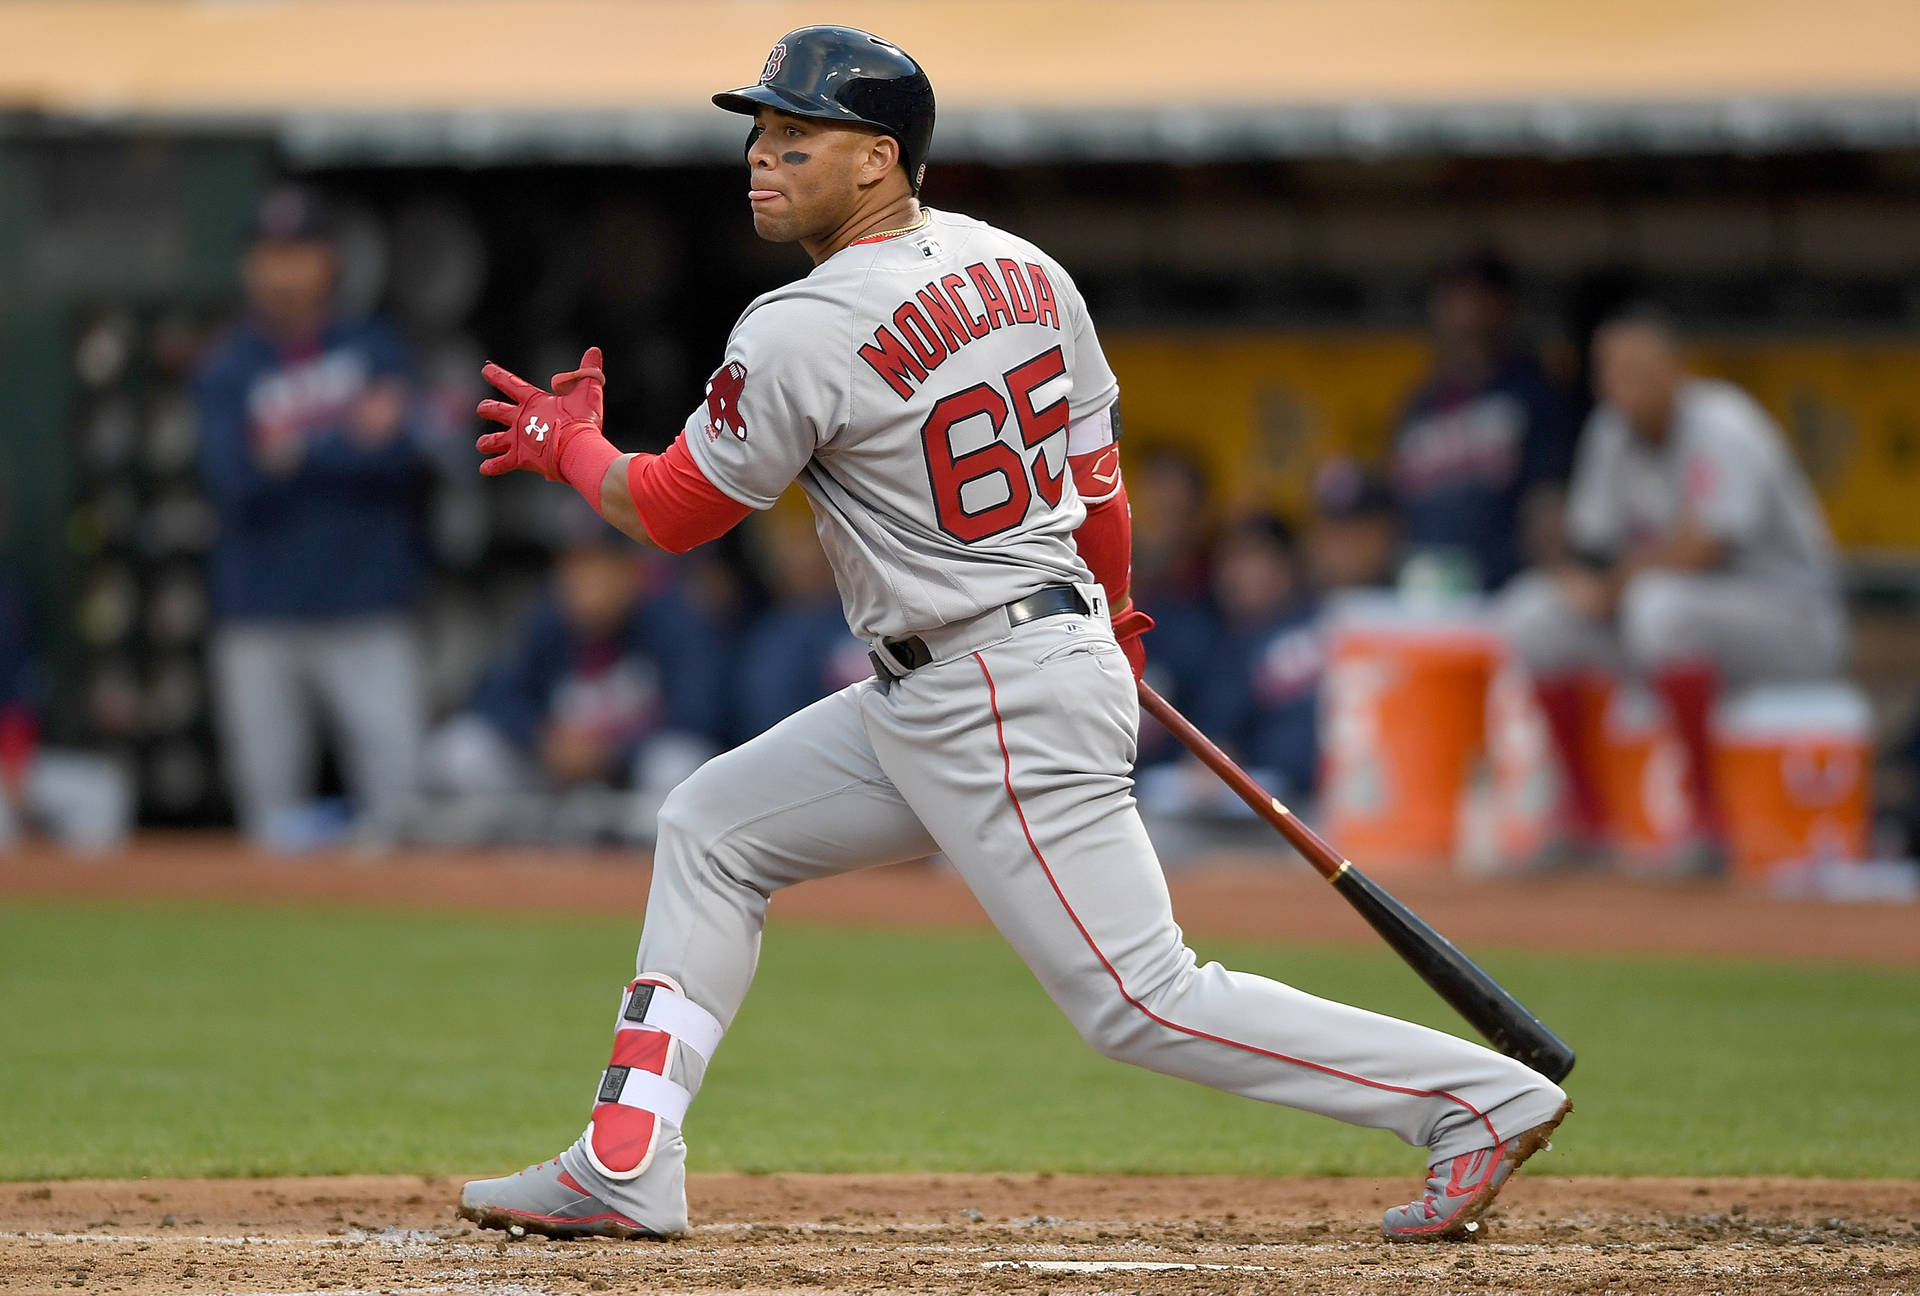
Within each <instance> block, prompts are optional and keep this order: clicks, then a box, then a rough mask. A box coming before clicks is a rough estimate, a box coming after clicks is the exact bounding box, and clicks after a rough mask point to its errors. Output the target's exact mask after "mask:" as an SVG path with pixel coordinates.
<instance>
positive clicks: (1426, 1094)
mask: <svg viewBox="0 0 1920 1296" xmlns="http://www.w3.org/2000/svg"><path fill="white" fill-rule="evenodd" d="M973 660H974V661H975V662H977V663H978V664H979V666H980V674H981V676H982V677H983V678H984V679H985V680H986V681H987V705H988V706H989V707H990V708H991V709H992V711H993V730H994V736H995V737H996V738H998V739H999V741H1000V760H1001V767H1002V771H1003V773H1002V781H1003V782H1004V783H1005V784H1006V788H1007V799H1008V800H1009V801H1011V802H1013V812H1014V814H1015V815H1017V816H1019V819H1020V831H1021V832H1023V833H1025V834H1026V837H1027V849H1028V850H1030V851H1032V852H1033V858H1034V860H1035V861H1036V862H1038V863H1039V865H1040V871H1041V872H1042V873H1044V874H1046V877H1047V884H1048V885H1049V886H1051V887H1052V888H1053V894H1054V895H1055V896H1056V897H1057V898H1058V899H1059V901H1060V907H1061V908H1062V909H1065V910H1066V911H1067V917H1068V918H1071V919H1072V920H1073V925H1074V927H1075V928H1077V929H1078V930H1079V932H1080V938H1081V939H1082V940H1084V941H1086V943H1087V948H1088V949H1090V950H1092V951H1093V956H1094V957H1095V958H1097V959H1099V960H1100V966H1101V967H1103V968H1105V969H1106V970H1107V975H1108V976H1110V977H1112V978H1113V984H1114V987H1115V988H1116V989H1117V990H1119V991H1120V997H1121V998H1122V999H1124V1000H1126V1001H1127V1003H1128V1004H1129V1005H1131V1006H1132V1007H1134V1008H1136V1009H1138V1010H1139V1011H1140V1012H1141V1013H1143V1014H1145V1016H1146V1017H1147V1018H1148V1020H1150V1021H1153V1022H1155V1023H1157V1024H1158V1025H1161V1026H1164V1027H1166V1028H1167V1029H1168V1030H1171V1031H1178V1032H1179V1033H1180V1034H1182V1035H1191V1036H1192V1037H1193V1038H1195V1039H1203V1040H1208V1041H1210V1042H1212V1043H1215V1044H1224V1045H1226V1046H1227V1047H1228V1048H1236V1049H1241V1050H1244V1051H1245V1052H1248V1053H1256V1054H1258V1055H1260V1056H1261V1057H1269V1058H1272V1059H1273V1060H1274V1061H1276V1062H1285V1063H1287V1064H1288V1065H1289V1066H1297V1067H1305V1068H1306V1069H1307V1070H1309V1071H1318V1072H1320V1073H1321V1074H1322V1075H1330V1076H1335V1077H1337V1078H1339V1079H1341V1080H1351V1081H1352V1082H1353V1083H1355V1084H1362V1085H1366V1086H1368V1087H1369V1088H1372V1089H1382V1090H1385V1091H1386V1092H1388V1093H1399V1094H1406V1095H1408V1096H1409V1097H1413V1098H1445V1099H1446V1100H1447V1101H1448V1102H1453V1103H1458V1104H1459V1105H1460V1106H1462V1107H1464V1108H1466V1109H1467V1110H1468V1111H1469V1112H1472V1113H1473V1117H1474V1119H1475V1120H1477V1121H1479V1122H1480V1123H1481V1124H1483V1125H1485V1126H1486V1127H1487V1135H1488V1137H1489V1138H1491V1139H1492V1140H1493V1141H1494V1142H1495V1143H1498V1142H1499V1141H1500V1135H1499V1134H1498V1133H1497V1132H1495V1130H1494V1128H1493V1122H1492V1121H1490V1120H1488V1119H1487V1117H1486V1116H1485V1115H1484V1114H1483V1113H1482V1112H1481V1111H1480V1110H1479V1109H1478V1108H1476V1107H1475V1106H1474V1105H1473V1104H1472V1103H1470V1102H1468V1101H1467V1100H1466V1099H1464V1098H1462V1097H1460V1096H1459V1095H1458V1094H1451V1093H1448V1092H1447V1091H1446V1090H1444V1089H1409V1088H1405V1087H1403V1086H1401V1085H1391V1084H1386V1083H1384V1082H1383V1081H1379V1080H1369V1079H1367V1078H1366V1077H1365V1076H1357V1075H1353V1074H1351V1073H1350V1072H1346V1071H1341V1070H1338V1069H1336V1068H1334V1067H1330V1066H1322V1065H1321V1064H1320V1063H1318V1062H1308V1061H1306V1060H1305V1059H1303V1058H1297V1057H1288V1056H1287V1055H1286V1054H1285V1053H1276V1052H1274V1051H1273V1050H1271V1049H1263V1048H1261V1047H1259V1046H1258V1045H1256V1044H1248V1043H1246V1042H1245V1041H1243V1040H1235V1039H1228V1038H1226V1037H1225V1036H1223V1035H1213V1034H1210V1033H1208V1032H1207V1031H1203V1030H1197V1029H1195V1028H1194V1027H1192V1026H1182V1025H1181V1024H1180V1023H1179V1022H1173V1021H1168V1020H1167V1019H1166V1018H1164V1017H1162V1016H1160V1015H1159V1014H1158V1013H1156V1012H1154V1011H1153V1010H1152V1009H1151V1008H1149V1007H1147V1006H1146V1005H1145V1004H1143V1003H1141V1002H1140V1001H1139V1000H1138V999H1136V998H1134V997H1133V995H1132V993H1131V992H1129V991H1128V989H1127V986H1126V983H1125V982H1124V981H1122V980H1121V979H1120V973H1119V972H1118V971H1116V970H1115V969H1114V966H1113V964H1112V963H1110V962H1109V961H1108V960H1107V956H1106V955H1105V954H1103V953H1101V952H1100V946H1099V944H1098V943H1097V942H1096V941H1095V940H1094V939H1093V933H1091V932H1089V931H1088V930H1087V928H1086V924H1085V923H1082V922H1081V921H1080V915H1079V914H1077V913H1075V912H1074V911H1073V905H1072V904H1071V903H1070V902H1069V901H1068V900H1067V895H1066V892H1064V891H1062V890H1061V889H1060V882H1059V880H1058V879H1057V878H1055V877H1054V876H1053V869H1052V868H1050V867H1049V866H1048V864H1047V857H1046V856H1045V855H1043V854H1041V852H1040V844H1039V843H1038V842H1036V841H1034V839H1033V829H1032V828H1031V827H1029V826H1028V824H1027V812H1026V811H1025V810H1023V809H1021V807H1020V795H1019V794H1018V793H1017V792H1015V791H1014V790H1013V756H1012V753H1010V752H1009V751H1008V750H1007V733H1006V725H1005V723H1004V722H1003V721H1002V720H1001V718H1000V698H999V692H998V690H996V689H995V688H994V686H993V672H991V671H989V670H988V669H987V663H986V661H985V659H983V658H982V657H981V656H980V654H979V653H977V652H976V653H974V654H973Z"/></svg>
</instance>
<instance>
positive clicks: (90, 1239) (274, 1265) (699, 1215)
mask: <svg viewBox="0 0 1920 1296" xmlns="http://www.w3.org/2000/svg"><path fill="white" fill-rule="evenodd" d="M1278 859H1279V857H1278V856H1276V857H1274V858H1273V859H1241V860H1239V861H1228V862H1227V866H1226V867H1221V868H1216V869H1208V870H1195V871H1190V872H1186V873H1181V874H1178V875H1176V876H1175V877H1174V878H1173V880H1172V888H1173V893H1174V906H1175V911H1176V913H1177V914H1178V915H1179V917H1180V918H1181V920H1182V923H1183V925H1184V926H1185V927H1186V929H1187V930H1188V931H1189V932H1190V933H1193V934H1195V935H1199V936H1206V937H1215V938H1219V937H1234V938H1242V939H1255V940H1274V941H1305V940H1312V941H1336V942H1356V943H1357V942H1372V941H1374V940H1376V939H1377V938H1376V937H1374V936H1373V934H1372V933H1371V932H1370V931H1368V930H1367V928H1366V927H1365V926H1364V925H1363V924H1362V923H1361V922H1360V921H1359V920H1358V919H1357V918H1355V917H1354V916H1353V915H1352V914H1351V913H1350V912H1349V911H1348V910H1347V909H1346V907H1345V906H1344V905H1341V904H1340V903H1338V902H1337V900H1336V899H1335V898H1334V897H1332V896H1330V895H1328V894H1326V888H1325V886H1324V884H1322V883H1320V882H1319V881H1318V880H1317V879H1315V878H1313V877H1312V876H1311V875H1307V874H1306V873H1305V870H1304V867H1303V866H1300V865H1298V864H1291V865H1286V864H1282V865H1281V866H1279V867H1276V861H1277V860H1278ZM647 882H648V875H647V870H646V868H645V867H644V864H643V863H642V862H640V861H635V860H633V859H631V858H629V857H622V856H610V855H594V856H583V855H574V856H547V857H530V858H529V857H521V858H515V857H509V856H504V855H482V856H474V855H456V854H453V853H437V854H436V853H410V854H408V855H405V856H387V857H379V858H371V859H369V858H364V857H356V856H350V855H338V856H321V857H312V858H306V859H301V860H298V861H287V860H273V859H266V858H263V857H260V856H256V855H252V854H250V853H248V852H246V851H245V850H243V849H241V848H240V847H238V846H236V845H234V844H233V843H232V842H231V841H228V840H226V839H220V838H198V837H174V838H157V839H153V840H148V841H143V842H141V843H140V844H138V845H136V846H135V847H133V848H131V849H129V850H127V851H124V852H121V853H118V854H115V855H112V856H109V857H105V858H101V859H90V860H74V859H71V858H68V857H64V856H60V855H55V854H51V853H37V852H31V851H30V852H24V853H18V854H15V855H13V856H11V857H8V858H5V859H0V896H8V897H29V896H65V897H97V898H113V899H141V898H146V899H156V900H179V899H201V900H221V901H240V902H251V901H275V902H294V903H302V902H312V903H349V904H353V903H365V904H376V905H399V906H422V907H457V908H465V909H496V908H513V909H539V910H550V911H557V912H580V913H595V914H603V915H604V914H609V913H613V914H619V913H627V914H631V915H633V917H634V919H635V923H636V929H637V926H638V919H639V915H640V914H641V912H642V910H643V908H644V904H645V899H646V889H647ZM1389 882H1390V885H1391V886H1392V888H1393V889H1394V890H1395V892H1396V893H1398V894H1400V895H1401V897H1402V898H1403V899H1405V900H1406V901H1407V902H1408V903H1409V904H1410V905H1412V907H1413V908H1415V909H1416V910H1417V911H1419V912H1420V913H1422V914H1423V915H1424V916H1426V917H1427V918H1428V919H1429V920H1430V921H1432V922H1433V923H1434V925H1435V926H1437V927H1438V928H1440V929H1441V930H1442V931H1444V932H1446V933H1447V934H1448V935H1450V936H1452V937H1453V938H1454V939H1455V940H1456V941H1458V942H1459V943H1460V944H1462V945H1464V946H1466V947H1468V948H1469V949H1473V948H1477V947H1487V948H1509V949H1544V950H1555V951H1569V950H1584V951H1596V952H1630V951H1647V952H1657V953H1690V954H1701V955H1710V956H1728V955H1742V956H1753V957H1765V958H1790V959H1810V960H1811V959H1845V960H1864V961H1870V962H1880V963H1888V964H1901V965H1909V966H1911V965H1915V964H1920V942H1916V941H1915V940H1914V939H1913V922H1914V916H1915V915H1914V911H1913V910H1912V909H1911V908H1901V907H1893V906H1888V907H1881V906H1841V905H1827V904H1817V903H1786V902H1781V901H1775V900H1772V899H1769V898H1767V897H1765V896H1763V895H1759V894H1755V893H1752V892H1748V891H1742V890H1739V889H1736V888H1724V887H1690V888H1672V887H1660V886H1649V885H1645V884H1640V885H1633V884H1628V883H1623V882H1617V881H1605V880H1576V881H1555V882H1551V883H1547V882H1536V883H1528V884H1524V885H1523V884H1517V883H1511V882H1490V881H1481V882H1460V881H1456V880H1453V879H1449V878H1443V877H1400V878H1392V879H1389ZM774 916H775V918H776V920H777V921H781V922H796V921H797V922H807V921H819V922H839V923H855V924H862V923H871V924H887V925H915V924H918V925H929V926H975V925H981V924H984V923H985V921H986V920H985V918H984V916H983V915H982V914H981V912H980V910H979V908H978V906H977V905H975V904H974V902H973V900H972V898H971V896H969V895H968V893H967V892H966V889H965V888H964V887H963V886H962V885H961V884H960V883H959V881H958V880H957V879H956V878H954V877H953V876H952V875H951V874H949V873H947V872H945V871H942V870H939V869H935V868H930V867H926V866H914V867H902V868H894V869H883V870H877V871H875V872H873V873H869V874H862V875H858V876H854V877H849V878H842V879H835V880H832V881H828V882H820V883H812V884H808V885H806V886H802V887H798V888H795V889H794V890H793V891H791V892H787V893H783V894H782V895H780V896H779V897H778V898H777V899H776V901H775V905H774ZM0 1128H3V1127H0ZM0 1137H4V1133H0ZM1551 1159H1552V1158H1551V1154H1549V1155H1548V1157H1546V1158H1544V1159H1543V1160H1542V1161H1541V1162H1540V1163H1539V1170H1540V1173H1537V1174H1534V1175H1530V1176H1524V1177H1523V1178H1522V1179H1521V1180H1519V1181H1518V1182H1516V1184H1515V1185H1514V1187H1513V1188H1512V1189H1510V1190H1509V1192H1508V1195H1507V1197H1506V1198H1505V1199H1504V1200H1503V1202H1502V1209H1501V1210H1499V1211H1498V1212H1496V1214H1495V1216H1494V1217H1493V1218H1492V1219H1491V1220H1490V1221H1489V1222H1488V1223H1487V1225H1486V1226H1485V1228H1484V1229H1483V1230H1482V1234H1481V1236H1480V1238H1479V1239H1478V1240H1477V1241H1475V1242H1473V1243H1471V1244H1467V1245H1455V1246H1443V1247H1395V1246H1389V1245H1387V1244H1386V1243H1384V1242H1382V1241H1381V1240H1380V1239H1379V1237H1378V1232H1377V1229H1378V1219H1379V1212H1380V1211H1381V1209H1382V1208H1384V1207H1386V1206H1389V1205H1392V1204H1395V1203H1396V1202H1399V1201H1403V1200H1405V1199H1406V1198H1407V1197H1408V1196H1410V1195H1411V1193H1412V1192H1413V1190H1414V1189H1415V1186H1416V1185H1415V1184H1414V1182H1413V1181H1412V1180H1411V1178H1409V1179H1407V1180H1405V1181H1402V1180H1369V1179H1216V1178H1153V1177H1083V1176H1066V1175H1061V1176H1050V1175H1037V1176H1036V1175H998V1176H995V1175H987V1176H981V1175H890V1176H839V1175H818V1176H813V1175H767V1176H743V1175H707V1176H695V1177H694V1179H693V1181H692V1183H691V1185H690V1189H689V1196H690V1199H691V1204H692V1207H693V1215H694V1221H695V1224H694V1231H693V1233H692V1234H691V1236H689V1237H687V1238H685V1239H681V1240H678V1241H674V1242H669V1243H649V1244H639V1243H612V1242H578V1243H549V1242H545V1241H542V1240H539V1239H528V1240H525V1241H520V1242H508V1241H507V1240H506V1239H504V1238H503V1237H502V1236H501V1235H499V1234H496V1233H483V1232H479V1231H476V1230H474V1229H472V1228H470V1227H468V1226H467V1225H465V1224H464V1223H462V1222H461V1221H458V1220H456V1219H455V1218H454V1216H453V1202H454V1199H455V1197H456V1196H457V1193H458V1190H459V1181H458V1180H456V1179H419V1178H366V1177H360V1178H340V1179H306V1180H275V1179H259V1180H214V1181H186V1182H162V1181H140V1182H127V1183H86V1182H73V1183H53V1184H19V1183H16V1184H0V1296H20V1294H21V1293H28V1292H52V1291H55V1290H59V1291H71V1290H73V1289H74V1288H84V1289H88V1290H92V1291H96V1292H99V1291H104V1292H123V1293H127V1294H128V1296H160V1294H162V1293H164V1294H165V1296H202V1294H212V1293H222V1294H224V1293H242V1292H246V1293H259V1292H278V1293H296V1292H297V1293H319V1292H325V1293H327V1296H358V1294H360V1293H367V1294H371V1293H375V1292H392V1293H486V1294H488V1296H495V1294H497V1296H525V1294H527V1293H539V1292H553V1293H593V1292H600V1291H615V1292H619V1291H647V1292H690V1293H691V1292H714V1291H744V1292H780V1293H820V1294H823V1296H824V1294H827V1293H843V1292H871V1291H903V1292H906V1291H910V1292H926V1293H959V1292H995V1293H1000V1292H1004V1293H1043V1292H1045V1293H1053V1292H1059V1293H1081V1292H1143V1293H1151V1294H1153V1296H1161V1294H1163V1293H1174V1292H1179V1293H1205V1294H1212V1293H1233V1294H1235V1296H1239V1294H1241V1293H1265V1292H1289V1293H1292V1292H1308V1293H1346V1292H1354V1293H1409V1294H1412V1293H1419V1294H1420V1296H1447V1294H1451V1293H1496V1292H1516V1293H1520V1292H1524V1293H1554V1294H1556V1296H1557V1294H1559V1293H1582V1294H1585V1293H1591V1294H1592V1296H1602V1294H1603V1293H1663V1294H1666V1293H1671V1294H1672V1296H1695V1294H1696V1293H1702V1294H1704V1293H1729V1294H1733V1293H1737V1294H1738V1296H1772V1294H1773V1293H1803V1292H1804V1293H1814V1292H1818V1293H1875V1294H1876V1296H1877V1294H1880V1293H1894V1294H1898V1293H1908V1294H1910V1296H1920V1183H1915V1182H1905V1181H1885V1180H1881V1181H1863V1182H1835V1181H1821V1180H1788V1179H1748V1180H1742V1179H1722V1180H1705V1181H1693V1180H1673V1179H1637V1180H1616V1179H1566V1178H1556V1177H1554V1176H1553V1175H1552V1174H1551V1173H1550V1171H1551ZM506 1168H508V1167H498V1166H495V1167H487V1168H485V1169H486V1172H488V1173H498V1172H499V1171H501V1170H503V1169H506Z"/></svg>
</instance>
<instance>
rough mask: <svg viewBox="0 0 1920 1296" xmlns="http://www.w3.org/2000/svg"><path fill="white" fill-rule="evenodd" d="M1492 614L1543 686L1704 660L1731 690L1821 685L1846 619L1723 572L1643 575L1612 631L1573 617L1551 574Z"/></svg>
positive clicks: (1530, 581) (1525, 582)
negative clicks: (1569, 675) (1577, 673)
mask: <svg viewBox="0 0 1920 1296" xmlns="http://www.w3.org/2000/svg"><path fill="white" fill-rule="evenodd" d="M1497 614H1498V616H1499V619H1500V623H1501V628H1502V629H1503V630H1504V632H1505V633H1506V636H1507V639H1508V642H1510V643H1511V644H1512V645H1513V648H1514V651H1515V653H1516V654H1518V655H1519V657H1520V660H1521V661H1522V662H1524V663H1525V664H1526V666H1527V669H1528V670H1530V671H1532V672H1533V673H1534V674H1535V675H1536V676H1542V677H1549V676H1553V675H1558V674H1562V673H1564V672H1567V671H1572V670H1581V669H1597V670H1604V671H1607V672H1608V673H1610V674H1621V673H1631V674H1647V673H1651V672H1654V671H1657V670H1659V669H1661V668H1662V667H1664V666H1667V665H1671V664H1674V663H1678V662H1686V661H1708V662H1711V663H1713V664H1714V665H1715V666H1716V667H1718V668H1719V670H1720V673H1721V674H1722V675H1723V676H1725V677H1726V679H1727V681H1728V682H1729V683H1731V684H1735V685H1740V684H1751V683H1756V682H1760V681H1766V680H1799V679H1828V678H1831V677H1832V676H1834V675H1835V674H1837V673H1838V672H1839V670H1840V668H1841V665H1842V664H1843V663H1844V661H1845V658H1846V648H1847V628H1846V619H1845V616H1844V614H1843V613H1842V611H1841V609H1840V608H1839V606H1838V604H1837V603H1836V602H1835V601H1834V600H1833V599H1832V598H1829V597H1826V596H1823V595H1820V594H1816V593H1814V592H1812V591H1810V590H1799V589H1794V588H1791V587H1784V586H1779V585H1769V584H1767V583H1765V582H1762V581H1759V580H1755V579H1753V578H1751V577H1746V576H1736V575H1730V574H1726V573H1722V572H1682V571H1662V570H1655V571H1645V572H1642V573H1640V574H1639V575H1638V576H1635V577H1634V578H1633V579H1632V580H1631V581H1629V582H1628V583H1627V586H1626V588H1625V589H1623V590H1622V591H1621V593H1620V611H1619V616H1618V618H1617V619H1616V621H1615V623H1614V624H1612V625H1606V624H1603V623H1601V622H1598V621H1594V620H1591V619H1589V618H1587V617H1585V616H1583V615H1581V614H1580V613H1578V612H1576V611H1574V609H1573V608H1572V606H1570V605H1569V604H1568V602H1567V600H1566V598H1565V597H1564V596H1563V595H1562V594H1561V593H1560V586H1559V584H1558V583H1557V582H1556V581H1555V580H1554V578H1553V576H1552V574H1551V573H1547V572H1530V573H1528V574H1526V575H1523V576H1519V577H1516V578H1515V579H1514V581H1513V582H1512V583H1511V584H1510V585H1508V586H1507V588H1506V590H1505V591H1504V592H1503V593H1502V594H1501V596H1500V600H1499V604H1498V612H1497Z"/></svg>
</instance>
